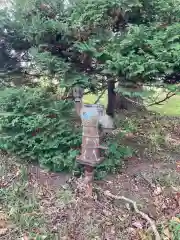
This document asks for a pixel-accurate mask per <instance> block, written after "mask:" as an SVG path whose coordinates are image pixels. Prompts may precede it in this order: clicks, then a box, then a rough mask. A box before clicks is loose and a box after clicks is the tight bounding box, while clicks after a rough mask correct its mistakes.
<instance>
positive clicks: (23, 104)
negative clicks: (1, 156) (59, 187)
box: [0, 89, 81, 171]
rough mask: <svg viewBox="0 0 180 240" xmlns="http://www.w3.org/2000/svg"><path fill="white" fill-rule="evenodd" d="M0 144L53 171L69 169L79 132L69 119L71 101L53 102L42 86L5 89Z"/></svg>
mask: <svg viewBox="0 0 180 240" xmlns="http://www.w3.org/2000/svg"><path fill="white" fill-rule="evenodd" d="M2 94H3V95H4V97H3V96H2V97H1V99H0V101H1V112H2V113H1V116H0V126H1V139H0V146H1V148H3V149H4V150H7V151H10V152H13V153H15V154H17V155H19V156H20V157H21V158H23V159H26V160H27V161H29V160H38V161H39V163H40V165H44V166H46V167H48V168H50V169H52V170H56V171H62V170H72V169H73V168H74V165H75V161H74V160H75V157H76V155H77V152H78V151H77V150H76V149H77V148H78V147H79V146H80V143H81V131H80V130H78V129H77V128H75V127H74V126H73V123H72V122H71V115H72V103H71V102H67V101H55V100H53V99H52V97H51V95H50V94H49V93H47V92H45V91H43V90H42V89H20V90H19V89H12V90H9V89H7V90H5V91H4V92H3V93H2V92H1V95H2Z"/></svg>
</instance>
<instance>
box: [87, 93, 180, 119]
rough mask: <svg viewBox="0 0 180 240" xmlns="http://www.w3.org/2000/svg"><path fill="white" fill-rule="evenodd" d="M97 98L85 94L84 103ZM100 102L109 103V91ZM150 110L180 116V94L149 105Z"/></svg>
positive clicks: (162, 95) (161, 97)
mask: <svg viewBox="0 0 180 240" xmlns="http://www.w3.org/2000/svg"><path fill="white" fill-rule="evenodd" d="M97 98H98V96H97V95H94V94H88V95H85V96H84V99H83V101H84V103H89V104H93V103H94V102H95V101H96V99H97ZM163 98H164V94H163V93H162V94H161V96H160V99H163ZM99 103H101V104H104V105H105V106H106V105H107V93H105V94H104V95H103V96H102V97H101V99H100V101H99ZM149 110H151V111H155V112H158V113H160V114H161V115H169V116H180V95H176V96H173V97H172V98H170V99H168V100H167V101H165V102H163V103H162V104H161V105H154V106H152V107H149Z"/></svg>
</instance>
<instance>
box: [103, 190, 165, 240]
mask: <svg viewBox="0 0 180 240" xmlns="http://www.w3.org/2000/svg"><path fill="white" fill-rule="evenodd" d="M103 193H104V195H105V196H107V197H110V198H113V199H117V200H124V201H126V202H128V203H131V204H132V205H133V207H134V210H135V212H136V213H138V214H140V215H141V216H142V218H144V219H145V220H146V221H147V222H148V223H149V224H150V226H151V228H152V231H153V233H154V236H155V240H161V237H160V235H159V233H158V231H157V228H156V225H155V223H154V221H153V220H152V219H151V218H150V217H148V215H147V214H145V213H144V212H142V211H140V210H139V209H138V207H137V204H136V202H135V201H133V200H131V199H129V198H126V197H124V196H117V195H113V194H112V193H110V192H109V191H105V192H103Z"/></svg>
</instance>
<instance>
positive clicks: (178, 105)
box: [150, 95, 180, 116]
mask: <svg viewBox="0 0 180 240" xmlns="http://www.w3.org/2000/svg"><path fill="white" fill-rule="evenodd" d="M150 110H153V111H156V112H158V113H160V114H161V115H169V116H180V96H178V95H177V96H173V97H172V98H170V99H168V100H167V101H166V102H164V103H163V104H162V105H154V106H152V107H151V108H150Z"/></svg>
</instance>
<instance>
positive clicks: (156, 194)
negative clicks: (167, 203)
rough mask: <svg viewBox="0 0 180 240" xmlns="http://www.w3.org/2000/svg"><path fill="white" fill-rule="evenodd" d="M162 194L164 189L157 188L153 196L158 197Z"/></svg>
mask: <svg viewBox="0 0 180 240" xmlns="http://www.w3.org/2000/svg"><path fill="white" fill-rule="evenodd" d="M161 193H162V188H161V187H159V186H158V187H156V189H155V190H154V192H153V195H155V196H158V195H160V194H161Z"/></svg>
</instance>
